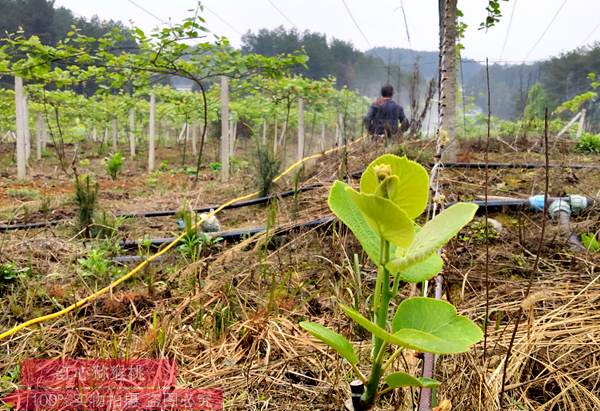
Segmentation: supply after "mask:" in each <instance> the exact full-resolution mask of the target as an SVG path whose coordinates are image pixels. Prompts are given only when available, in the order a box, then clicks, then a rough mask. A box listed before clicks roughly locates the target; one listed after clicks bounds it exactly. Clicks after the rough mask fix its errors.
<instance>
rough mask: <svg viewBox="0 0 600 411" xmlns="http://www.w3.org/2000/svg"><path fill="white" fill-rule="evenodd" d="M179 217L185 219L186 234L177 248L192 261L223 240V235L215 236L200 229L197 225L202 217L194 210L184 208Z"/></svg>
mask: <svg viewBox="0 0 600 411" xmlns="http://www.w3.org/2000/svg"><path fill="white" fill-rule="evenodd" d="M178 217H180V218H181V219H182V220H183V227H184V230H185V235H184V236H183V238H182V239H181V244H180V245H179V247H178V248H177V249H178V250H179V252H180V253H181V254H183V255H184V256H185V257H187V258H189V259H190V260H191V261H196V260H197V259H198V258H200V257H201V256H202V253H203V251H208V250H210V249H211V248H213V247H214V246H215V245H217V244H218V243H219V242H220V241H222V240H223V239H222V238H221V237H216V238H214V237H212V236H211V235H209V234H206V233H204V232H202V231H199V230H198V227H195V225H196V223H197V222H198V221H199V219H200V218H202V217H200V216H198V215H197V214H196V213H195V212H194V211H192V210H187V209H185V208H184V210H183V211H180V212H179V213H178Z"/></svg>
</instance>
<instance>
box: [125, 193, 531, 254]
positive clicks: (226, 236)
mask: <svg viewBox="0 0 600 411" xmlns="http://www.w3.org/2000/svg"><path fill="white" fill-rule="evenodd" d="M471 203H472V204H477V205H478V206H479V208H478V209H477V215H481V214H483V213H484V211H485V208H484V206H485V201H483V200H476V201H471ZM452 204H454V203H450V204H448V206H450V205H452ZM528 208H529V201H528V200H527V199H523V200H521V199H506V200H489V201H488V204H487V209H488V211H489V212H492V213H493V212H505V211H518V210H525V209H528ZM334 220H335V217H332V216H328V217H321V218H317V219H316V220H311V221H308V222H303V223H296V224H293V225H290V226H287V227H284V228H282V229H279V230H277V231H276V232H275V233H274V235H275V236H277V235H283V234H287V233H289V232H290V231H293V230H298V229H307V228H312V227H316V226H320V225H323V224H328V223H331V222H332V221H334ZM264 231H265V228H264V227H252V228H244V229H240V230H232V231H222V232H218V233H211V235H212V236H213V237H221V238H222V239H223V240H224V241H225V242H236V241H241V240H242V239H244V238H247V237H249V236H252V235H255V234H259V233H262V232H264ZM173 240H175V237H168V238H154V239H151V240H150V247H151V248H160V247H162V246H164V245H166V244H169V243H171V242H172V241H173ZM119 246H120V247H121V248H122V249H125V250H132V249H137V248H138V246H139V241H137V240H124V241H121V242H120V243H119Z"/></svg>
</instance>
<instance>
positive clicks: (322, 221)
mask: <svg viewBox="0 0 600 411" xmlns="http://www.w3.org/2000/svg"><path fill="white" fill-rule="evenodd" d="M334 220H335V217H332V216H328V217H321V218H317V219H316V220H311V221H308V222H303V223H296V224H292V225H289V226H286V227H282V228H279V229H277V230H276V231H274V232H273V236H279V235H284V234H287V233H289V232H291V231H294V230H298V229H307V228H313V227H318V226H320V225H326V224H329V223H331V222H332V221H334ZM264 231H265V228H264V227H252V228H244V229H240V230H232V231H221V232H218V233H210V234H211V235H212V236H213V238H217V237H220V238H222V239H223V241H225V242H237V241H241V240H243V239H245V238H248V237H250V236H252V235H255V234H260V233H262V232H264ZM174 240H175V237H170V238H154V239H151V240H150V247H151V248H154V249H156V248H160V247H162V246H164V245H167V244H170V243H172V242H173V241H174ZM139 243H140V242H139V241H137V240H125V241H121V242H120V243H119V246H120V247H121V248H122V249H125V250H133V249H135V250H137V249H138V247H139Z"/></svg>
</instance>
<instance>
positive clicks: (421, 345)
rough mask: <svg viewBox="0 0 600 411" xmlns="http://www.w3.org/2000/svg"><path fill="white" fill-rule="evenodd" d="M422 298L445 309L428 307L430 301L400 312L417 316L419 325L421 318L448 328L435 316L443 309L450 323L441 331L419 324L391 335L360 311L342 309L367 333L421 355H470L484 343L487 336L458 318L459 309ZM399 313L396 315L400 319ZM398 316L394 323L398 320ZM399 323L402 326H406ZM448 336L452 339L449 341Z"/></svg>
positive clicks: (443, 316) (460, 317) (442, 316)
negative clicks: (451, 314) (438, 309)
mask: <svg viewBox="0 0 600 411" xmlns="http://www.w3.org/2000/svg"><path fill="white" fill-rule="evenodd" d="M416 298H418V299H423V300H429V301H434V304H436V303H441V304H443V305H444V307H441V306H438V305H437V304H436V305H432V306H429V307H428V306H427V302H422V303H420V304H419V305H418V306H416V307H415V304H408V305H407V306H406V307H407V308H406V309H405V310H406V311H404V310H403V311H400V308H399V309H398V311H400V312H402V315H413V316H416V317H417V318H416V321H417V322H418V320H419V318H421V320H422V321H423V322H431V321H435V322H433V324H436V325H437V326H441V325H444V324H443V322H440V321H439V319H438V320H436V319H435V317H436V315H438V314H437V313H436V312H435V309H436V308H442V310H441V311H440V313H439V315H440V317H441V318H445V319H446V320H447V322H448V324H446V325H445V326H444V327H442V329H441V330H440V331H439V332H438V331H437V329H436V328H435V327H428V326H425V325H423V324H416V323H415V326H417V327H418V328H405V327H400V328H398V329H396V328H395V327H394V328H393V330H394V333H393V334H392V333H389V332H388V331H387V330H384V329H383V328H381V327H379V326H378V325H377V324H375V323H373V322H372V321H369V320H368V319H367V318H365V317H364V316H362V315H361V314H360V313H359V312H357V311H355V310H353V309H352V308H350V307H347V306H345V305H342V309H343V310H344V312H345V313H346V315H347V316H348V317H350V318H351V319H352V320H354V321H355V322H356V323H357V324H358V325H360V326H361V327H363V328H364V329H365V330H367V331H369V332H371V334H373V335H374V336H375V337H377V338H380V339H381V340H383V341H386V342H388V343H389V344H394V345H399V346H401V347H405V348H410V349H412V350H416V351H420V352H430V353H434V354H456V353H461V352H466V351H468V350H469V348H470V346H471V345H472V344H475V343H476V342H478V341H479V340H481V338H482V336H483V333H482V332H481V330H480V329H479V327H477V326H476V325H475V324H474V323H473V322H471V321H470V320H469V319H468V318H466V317H462V316H458V315H456V310H455V309H454V306H452V305H451V304H448V303H447V302H444V301H441V300H434V299H431V298H421V297H416ZM414 299H415V298H411V299H408V300H405V301H403V302H402V303H401V304H400V306H402V304H404V303H406V301H410V300H414ZM447 306H449V307H450V309H451V310H452V312H453V315H454V316H453V317H451V318H450V316H449V315H448V307H447ZM415 308H419V309H423V313H421V312H416V313H415V312H414V309H415ZM397 315H398V312H396V316H397ZM396 316H395V317H394V321H396ZM431 317H434V318H431ZM398 321H399V323H398V324H399V325H402V324H403V323H402V322H401V321H400V320H398ZM446 337H448V338H446Z"/></svg>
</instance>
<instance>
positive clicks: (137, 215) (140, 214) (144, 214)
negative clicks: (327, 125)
mask: <svg viewBox="0 0 600 411" xmlns="http://www.w3.org/2000/svg"><path fill="white" fill-rule="evenodd" d="M323 186H324V185H323V184H311V185H307V186H304V187H299V188H297V189H293V190H287V191H283V192H280V193H274V194H270V195H268V196H263V197H258V198H253V199H251V200H245V201H238V202H236V203H233V204H230V205H228V206H227V207H224V208H223V210H232V209H235V208H243V207H249V206H253V205H259V204H266V203H268V202H269V201H271V200H272V199H273V198H286V197H291V196H295V195H296V194H299V193H303V192H306V191H311V190H315V189H317V188H321V187H323ZM218 207H219V206H218V205H212V206H205V207H201V208H196V209H194V211H195V212H196V213H209V212H210V211H211V210H214V209H216V208H218ZM178 212H179V210H159V211H140V212H137V211H136V212H133V213H117V214H115V217H125V218H140V217H142V218H153V217H169V216H173V215H175V214H177V213H178ZM66 221H70V219H60V220H50V221H41V222H36V223H24V224H11V225H0V232H3V231H11V230H29V229H33V228H43V227H49V226H54V225H58V224H61V223H64V222H66Z"/></svg>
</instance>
